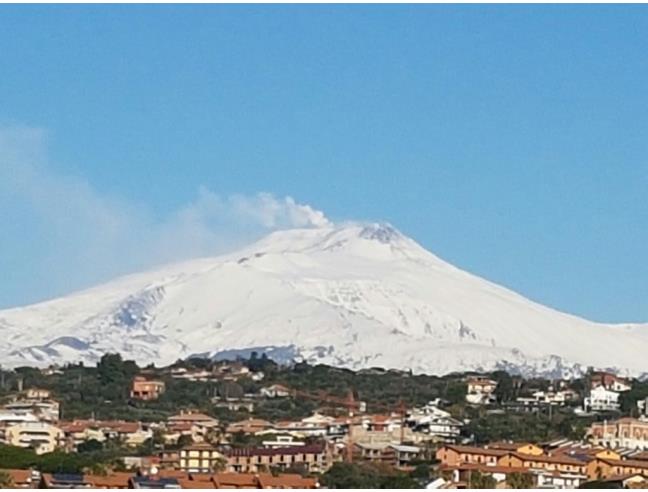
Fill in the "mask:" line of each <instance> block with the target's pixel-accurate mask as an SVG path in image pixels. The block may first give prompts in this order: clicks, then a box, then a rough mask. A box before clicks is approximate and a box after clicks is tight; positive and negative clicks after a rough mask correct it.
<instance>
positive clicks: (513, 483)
mask: <svg viewBox="0 0 648 492" xmlns="http://www.w3.org/2000/svg"><path fill="white" fill-rule="evenodd" d="M506 484H507V485H508V486H509V487H510V488H512V489H531V488H533V477H532V476H531V475H530V474H529V473H518V472H515V473H510V474H509V475H508V476H507V477H506Z"/></svg>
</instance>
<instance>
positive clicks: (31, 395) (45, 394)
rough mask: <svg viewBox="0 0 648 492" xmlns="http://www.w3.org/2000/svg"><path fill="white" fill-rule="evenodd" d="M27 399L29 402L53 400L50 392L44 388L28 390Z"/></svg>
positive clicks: (26, 392) (26, 391)
mask: <svg viewBox="0 0 648 492" xmlns="http://www.w3.org/2000/svg"><path fill="white" fill-rule="evenodd" d="M25 398H27V399H28V400H49V399H50V398H51V392H50V390H46V389H43V388H27V389H26V390H25Z"/></svg>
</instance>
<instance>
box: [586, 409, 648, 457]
mask: <svg viewBox="0 0 648 492" xmlns="http://www.w3.org/2000/svg"><path fill="white" fill-rule="evenodd" d="M587 437H588V439H589V441H590V442H591V443H592V444H594V445H595V446H604V447H610V448H613V449H614V448H629V449H641V450H648V421H646V420H640V419H634V418H630V417H623V418H620V419H617V420H612V421H609V422H608V421H607V420H605V421H603V422H594V423H593V424H592V425H591V426H590V428H589V430H588V432H587Z"/></svg>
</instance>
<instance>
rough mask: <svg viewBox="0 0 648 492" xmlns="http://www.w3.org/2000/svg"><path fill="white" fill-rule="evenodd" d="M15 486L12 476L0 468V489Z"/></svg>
mask: <svg viewBox="0 0 648 492" xmlns="http://www.w3.org/2000/svg"><path fill="white" fill-rule="evenodd" d="M14 486H15V484H14V482H13V478H11V475H9V474H8V473H7V472H6V471H4V470H0V489H13V488H14Z"/></svg>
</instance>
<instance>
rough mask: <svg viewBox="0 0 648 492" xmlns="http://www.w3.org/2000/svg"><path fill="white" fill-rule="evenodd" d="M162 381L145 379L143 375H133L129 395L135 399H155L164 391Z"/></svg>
mask: <svg viewBox="0 0 648 492" xmlns="http://www.w3.org/2000/svg"><path fill="white" fill-rule="evenodd" d="M164 389H165V384H164V381H154V380H149V379H146V378H145V377H144V376H135V378H134V379H133V382H132V383H131V391H130V396H131V398H134V399H136V400H144V401H149V400H157V399H158V398H159V397H160V395H161V394H162V393H164Z"/></svg>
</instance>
